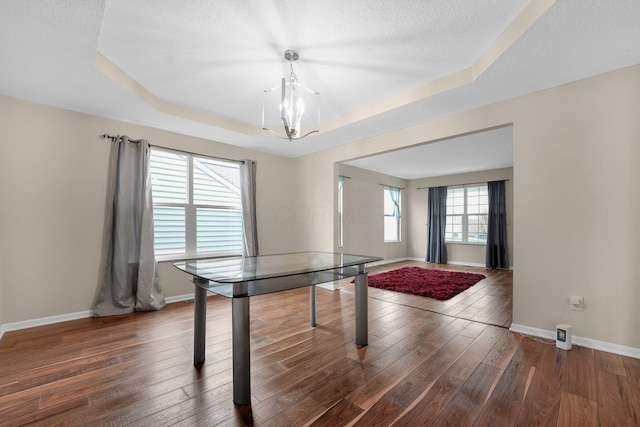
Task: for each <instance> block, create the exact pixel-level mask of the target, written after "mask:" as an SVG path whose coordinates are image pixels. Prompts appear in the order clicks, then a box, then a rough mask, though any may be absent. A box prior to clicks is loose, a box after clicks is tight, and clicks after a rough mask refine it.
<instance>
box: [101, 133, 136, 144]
mask: <svg viewBox="0 0 640 427" xmlns="http://www.w3.org/2000/svg"><path fill="white" fill-rule="evenodd" d="M100 139H110V140H111V142H116V141H121V140H122V136H120V135H117V136H111V135H109V134H108V133H103V134H102V135H100ZM142 141H143V140H142V139H130V140H129V142H133V143H134V144H139V143H140V142H142Z"/></svg>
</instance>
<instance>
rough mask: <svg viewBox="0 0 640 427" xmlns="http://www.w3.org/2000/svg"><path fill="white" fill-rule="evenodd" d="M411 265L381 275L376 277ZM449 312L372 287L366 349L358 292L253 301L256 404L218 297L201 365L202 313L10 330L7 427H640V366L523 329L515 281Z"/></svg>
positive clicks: (345, 288) (0, 384) (501, 278)
mask: <svg viewBox="0 0 640 427" xmlns="http://www.w3.org/2000/svg"><path fill="white" fill-rule="evenodd" d="M407 265H416V266H424V267H430V268H434V267H439V268H441V267H442V266H436V265H433V264H428V263H421V262H402V263H396V264H388V265H384V266H379V267H374V268H372V272H371V274H375V273H377V272H382V271H385V270H390V269H393V268H398V267H402V266H407ZM445 267H446V269H451V270H458V271H470V272H479V273H482V274H485V275H486V276H487V278H486V279H484V280H482V281H481V282H479V283H478V284H476V285H475V286H473V287H471V288H470V289H468V290H466V291H465V292H463V293H461V294H459V295H457V296H456V297H454V298H452V299H451V300H448V301H436V300H431V299H428V298H423V297H417V296H411V295H405V294H399V293H394V292H390V291H384V290H380V289H375V288H369V345H368V346H367V347H364V348H359V347H357V346H356V345H355V344H354V343H353V340H354V334H355V325H354V324H355V320H354V318H355V314H354V301H353V297H354V296H353V285H352V284H350V283H349V281H348V280H346V281H344V282H343V283H342V288H341V290H340V291H329V290H325V289H321V288H318V289H317V305H318V326H317V327H316V328H311V327H309V318H308V316H309V312H308V304H309V294H308V290H307V289H297V290H292V291H287V292H281V293H276V294H270V295H264V296H260V297H255V298H252V299H251V345H252V349H251V358H252V360H251V363H252V372H251V378H252V405H250V406H242V407H236V406H235V405H234V404H233V402H232V385H231V304H230V301H229V300H228V299H226V298H222V297H219V296H211V297H209V299H208V303H207V310H208V317H207V324H208V329H207V359H206V362H205V364H204V366H203V367H202V369H201V370H196V369H195V368H194V367H193V364H192V363H193V362H192V361H193V352H192V351H193V350H192V345H193V338H192V327H193V325H192V322H193V305H192V304H189V303H174V304H169V305H168V306H167V307H166V308H165V309H163V310H161V311H159V312H152V313H135V314H131V315H126V316H118V317H111V318H99V319H81V320H75V321H71V322H65V323H59V324H56V325H49V326H43V327H38V328H32V329H27V330H22V331H15V332H9V333H7V334H5V336H4V338H3V339H2V340H0V425H2V426H19V425H38V426H58V425H60V426H62V425H67V426H83V425H91V426H154V427H155V426H212V425H224V426H242V425H255V426H388V425H397V426H426V425H434V426H472V425H477V426H598V425H600V426H637V425H640V360H637V359H631V358H626V357H621V356H617V355H613V354H608V353H604V352H600V351H594V350H591V349H587V348H583V347H578V346H574V347H573V349H572V350H571V351H568V352H567V351H563V350H559V349H556V347H555V343H554V342H551V341H548V340H542V339H537V338H532V337H525V336H522V335H519V334H515V333H512V332H510V331H509V330H508V327H509V325H510V323H511V298H512V273H511V272H510V271H492V270H485V269H483V268H471V267H460V266H445Z"/></svg>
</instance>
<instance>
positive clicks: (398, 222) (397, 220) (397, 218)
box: [382, 185, 402, 243]
mask: <svg viewBox="0 0 640 427" xmlns="http://www.w3.org/2000/svg"><path fill="white" fill-rule="evenodd" d="M392 188H395V189H397V190H398V203H397V205H396V206H397V207H398V209H397V215H396V210H395V209H394V213H393V214H387V210H386V209H385V205H386V200H387V197H389V199H390V200H391V202H392V203H394V204H396V203H395V202H393V198H392V197H391V192H390V191H391V189H392ZM387 194H389V195H388V196H387ZM382 197H383V199H382V214H383V217H382V220H383V221H382V240H383V242H384V243H400V242H402V188H400V187H393V186H389V185H385V186H384V187H383V193H382ZM387 218H394V225H395V226H394V228H395V230H394V232H395V233H396V235H397V239H396V240H388V239H387Z"/></svg>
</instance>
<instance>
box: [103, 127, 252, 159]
mask: <svg viewBox="0 0 640 427" xmlns="http://www.w3.org/2000/svg"><path fill="white" fill-rule="evenodd" d="M100 139H110V140H111V142H116V141H118V140H121V139H122V136H120V135H118V136H111V135H109V134H107V133H103V134H102V135H100ZM141 141H144V140H142V139H130V140H129V142H133V143H135V144H138V143H140V142H141ZM149 146H150V147H158V148H162V149H165V150H171V151H177V152H179V153H184V154H191V155H194V156H206V155H205V154H201V153H193V152H191V151H185V150H178V149H175V148H167V147H161V146H159V145H151V144H149ZM206 157H213V158H215V159H216V160H224V161H226V162H231V163H244V160H235V159H226V158H224V157H214V156H206ZM252 162H253V160H252Z"/></svg>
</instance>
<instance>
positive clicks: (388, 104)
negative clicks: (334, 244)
mask: <svg viewBox="0 0 640 427" xmlns="http://www.w3.org/2000/svg"><path fill="white" fill-rule="evenodd" d="M555 3H556V0H531V1H530V2H529V3H528V4H527V6H526V7H525V8H524V9H523V10H522V11H521V12H520V14H519V15H518V16H517V17H516V18H515V19H514V20H513V21H512V22H511V23H510V24H509V25H508V26H507V28H506V29H505V30H504V31H503V32H502V33H501V34H500V35H499V36H498V37H497V38H496V39H495V40H494V41H493V43H491V45H489V47H488V48H487V49H486V50H485V51H484V52H483V53H482V54H481V55H480V56H479V58H478V59H477V60H476V61H475V62H474V63H473V64H471V65H470V66H469V67H467V68H464V69H462V70H459V71H457V72H454V73H452V74H449V75H447V76H444V77H442V78H440V79H437V80H433V81H431V82H428V83H425V84H424V85H421V86H418V87H416V88H413V89H410V90H407V91H405V92H402V93H399V94H397V95H394V96H391V97H389V98H386V99H384V100H381V101H378V102H375V103H373V104H370V105H368V106H366V107H363V108H360V109H358V110H355V111H353V112H351V113H347V114H345V115H343V116H341V117H337V118H335V119H332V120H328V121H326V122H323V123H320V124H319V129H320V132H328V131H331V130H335V129H338V128H340V127H343V126H346V125H349V124H352V123H355V122H358V121H361V120H365V119H368V118H371V117H373V116H376V115H379V114H382V113H386V112H388V111H391V110H394V109H397V108H400V107H403V106H405V105H408V104H411V103H413V102H417V101H420V100H423V99H426V98H429V97H432V96H434V95H437V94H440V93H443V92H447V91H450V90H453V89H456V88H459V87H461V86H464V85H467V84H469V83H473V82H474V81H475V80H476V79H478V77H480V76H481V75H482V74H483V73H484V72H485V71H486V70H487V69H489V67H490V66H491V65H492V64H493V63H494V62H495V61H496V60H497V59H498V58H499V57H500V56H501V55H502V54H503V53H504V52H506V51H507V49H509V47H511V46H512V45H513V44H514V43H515V42H516V41H517V40H518V39H519V38H520V36H522V35H523V34H524V33H525V32H526V31H527V30H528V29H529V28H531V26H532V25H533V24H534V23H535V22H536V21H537V20H538V19H539V18H540V17H541V16H542V15H544V13H545V12H546V11H547V10H549V9H550V8H551V7H552V6H553V5H554V4H555ZM93 67H94V68H95V69H96V70H98V71H99V72H100V73H102V74H103V75H104V76H105V77H107V78H109V79H110V80H112V81H113V82H114V83H116V84H118V85H119V86H121V87H122V88H124V89H126V90H128V91H129V92H131V93H132V94H134V95H135V96H137V97H138V98H139V99H140V100H142V101H143V102H145V103H147V104H148V105H149V106H151V107H152V108H154V109H156V110H157V111H159V112H162V113H165V114H169V115H172V116H176V117H181V118H184V119H188V120H192V121H196V122H200V123H204V124H207V125H211V126H214V127H218V128H223V129H227V130H230V131H234V132H239V133H243V134H245V135H250V136H269V135H268V134H267V133H266V132H264V130H263V129H262V127H261V126H258V125H256V126H253V125H249V124H246V123H242V122H239V121H236V120H232V119H229V118H226V117H223V116H220V115H218V114H214V113H210V112H206V111H202V110H197V109H194V108H190V107H186V106H182V105H178V104H175V103H172V102H168V101H164V100H161V99H160V98H158V97H157V96H156V95H154V94H153V93H152V92H151V91H149V90H148V89H146V88H145V87H144V86H142V85H141V84H140V83H138V82H137V81H136V80H135V79H133V78H132V77H131V76H129V75H128V74H127V73H125V72H124V71H123V70H122V69H121V68H119V67H118V66H117V65H116V64H114V63H113V62H111V61H110V60H109V59H108V58H107V57H106V56H104V55H103V54H102V53H100V52H99V51H97V50H96V53H95V56H94V60H93Z"/></svg>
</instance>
